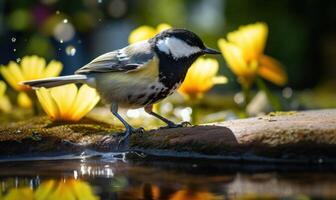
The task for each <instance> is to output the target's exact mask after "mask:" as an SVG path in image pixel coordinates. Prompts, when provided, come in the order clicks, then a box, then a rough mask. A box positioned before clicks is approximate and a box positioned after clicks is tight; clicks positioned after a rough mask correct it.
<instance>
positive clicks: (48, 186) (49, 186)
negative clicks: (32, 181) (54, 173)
mask: <svg viewBox="0 0 336 200" xmlns="http://www.w3.org/2000/svg"><path fill="white" fill-rule="evenodd" d="M55 184H56V183H55V181H54V180H49V181H46V182H43V183H42V184H41V185H40V186H39V187H38V188H37V189H36V191H35V193H34V197H35V199H36V200H43V199H47V198H48V196H50V194H51V193H52V192H53V191H54V187H55Z"/></svg>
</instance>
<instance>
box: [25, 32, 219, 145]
mask: <svg viewBox="0 0 336 200" xmlns="http://www.w3.org/2000/svg"><path fill="white" fill-rule="evenodd" d="M205 54H220V52H219V51H217V50H215V49H212V48H209V47H206V46H205V44H204V42H203V41H202V40H201V38H200V37H199V36H197V35H196V34H195V33H194V32H192V31H189V30H187V29H182V28H171V29H168V30H165V31H162V32H160V33H158V34H157V35H155V36H154V37H152V38H150V39H148V40H144V41H140V42H137V43H134V44H131V45H129V46H126V47H124V48H121V49H118V50H114V51H111V52H108V53H105V54H103V55H100V56H98V57H97V58H95V59H93V60H92V61H91V62H89V63H88V64H86V65H84V66H83V67H81V68H79V69H78V70H77V71H75V73H74V75H68V76H60V77H53V78H45V79H37V80H29V81H25V82H22V83H21V84H23V85H26V86H30V87H31V88H33V89H35V88H39V87H45V88H51V87H56V86H60V85H65V84H70V83H79V84H87V85H89V86H90V87H93V88H95V89H96V90H97V92H98V94H99V95H100V97H101V99H102V102H103V103H105V104H107V105H110V110H111V112H112V114H113V115H114V116H115V117H116V118H118V119H119V120H120V122H121V123H122V124H123V125H124V127H125V132H123V133H122V136H123V137H122V139H121V140H120V141H119V143H120V142H122V141H124V140H126V139H128V137H129V136H130V135H131V134H132V133H136V132H138V131H141V130H143V129H142V128H139V129H135V128H133V127H132V126H131V125H130V124H129V123H128V122H127V121H126V120H125V119H124V118H123V117H122V116H121V115H120V114H119V113H118V109H119V107H124V108H128V109H129V108H133V109H134V108H141V107H143V108H144V110H145V112H147V113H148V114H150V115H152V116H154V117H156V118H158V119H160V120H161V121H163V122H165V123H166V124H167V127H168V128H176V127H180V126H184V125H185V123H181V124H175V123H174V122H172V121H170V120H169V119H166V118H164V117H163V116H161V115H159V114H157V113H155V112H154V111H153V104H155V103H157V102H159V101H161V100H163V99H164V98H166V97H168V96H169V95H171V94H173V92H174V91H176V90H177V89H178V87H179V86H180V85H181V84H182V82H183V80H184V78H185V76H186V74H187V71H188V69H189V68H190V66H191V65H192V63H193V62H194V61H195V60H196V59H197V58H198V57H200V56H202V55H205ZM83 101H85V99H83Z"/></svg>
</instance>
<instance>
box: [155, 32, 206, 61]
mask: <svg viewBox="0 0 336 200" xmlns="http://www.w3.org/2000/svg"><path fill="white" fill-rule="evenodd" d="M157 47H158V48H159V50H160V51H162V52H164V53H166V54H171V55H172V56H173V57H174V58H175V59H178V58H182V57H189V56H190V55H192V54H195V53H198V52H200V51H202V50H201V49H200V48H199V47H195V46H190V45H189V44H187V43H186V42H184V41H182V40H180V39H177V38H175V37H170V38H165V39H163V40H160V41H158V43H157Z"/></svg>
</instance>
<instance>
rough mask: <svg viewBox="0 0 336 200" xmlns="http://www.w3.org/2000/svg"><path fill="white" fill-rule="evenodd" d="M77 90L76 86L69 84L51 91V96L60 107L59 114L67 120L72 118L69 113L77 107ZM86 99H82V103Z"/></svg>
mask: <svg viewBox="0 0 336 200" xmlns="http://www.w3.org/2000/svg"><path fill="white" fill-rule="evenodd" d="M77 90H78V89H77V87H76V85H75V84H68V85H63V86H58V87H54V88H51V89H50V94H51V96H52V98H53V100H54V101H55V103H56V105H57V107H58V110H59V112H60V113H59V114H60V116H62V117H63V118H65V119H67V118H70V115H71V113H69V110H70V109H71V108H72V107H73V106H75V105H74V102H75V99H76V95H77ZM84 99H85V98H83V99H81V101H83V100H84Z"/></svg>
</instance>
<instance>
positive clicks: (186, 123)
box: [145, 104, 191, 128]
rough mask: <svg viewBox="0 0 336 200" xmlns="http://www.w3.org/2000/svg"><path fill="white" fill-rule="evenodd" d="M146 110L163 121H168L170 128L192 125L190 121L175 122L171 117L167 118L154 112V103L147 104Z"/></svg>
mask: <svg viewBox="0 0 336 200" xmlns="http://www.w3.org/2000/svg"><path fill="white" fill-rule="evenodd" d="M145 112H146V113H148V114H150V115H152V116H154V117H156V118H158V119H160V120H161V121H163V122H164V123H166V124H167V125H168V128H178V127H187V126H190V125H191V124H190V122H182V123H181V124H175V123H174V122H172V121H170V120H169V119H166V118H164V117H162V116H161V115H159V114H157V113H155V112H153V105H151V104H150V105H147V106H145Z"/></svg>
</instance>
